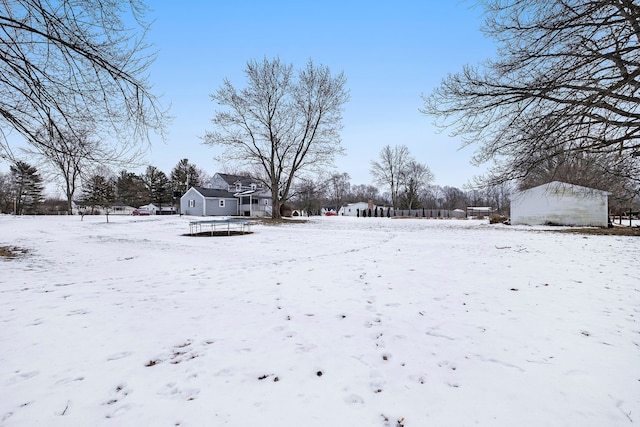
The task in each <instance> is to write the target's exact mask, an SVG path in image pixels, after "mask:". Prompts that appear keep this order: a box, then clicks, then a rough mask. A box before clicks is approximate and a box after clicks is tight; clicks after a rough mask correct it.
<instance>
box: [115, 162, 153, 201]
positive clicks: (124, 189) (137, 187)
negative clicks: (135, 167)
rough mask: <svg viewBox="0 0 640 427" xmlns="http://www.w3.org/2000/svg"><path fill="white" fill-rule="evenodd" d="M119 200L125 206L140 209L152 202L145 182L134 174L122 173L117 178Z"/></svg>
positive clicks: (123, 171) (124, 171)
mask: <svg viewBox="0 0 640 427" xmlns="http://www.w3.org/2000/svg"><path fill="white" fill-rule="evenodd" d="M116 193H117V195H118V200H119V201H120V202H122V203H123V204H125V205H129V206H134V207H140V206H142V205H146V204H147V203H149V202H151V197H150V195H149V192H148V191H147V187H146V185H145V182H144V180H143V179H142V178H141V177H140V176H139V175H136V174H135V173H133V172H128V171H126V170H122V171H120V174H119V175H118V177H117V178H116Z"/></svg>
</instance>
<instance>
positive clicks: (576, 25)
mask: <svg viewBox="0 0 640 427" xmlns="http://www.w3.org/2000/svg"><path fill="white" fill-rule="evenodd" d="M479 3H480V4H481V5H483V6H484V8H485V9H486V24H485V27H484V29H483V30H484V32H485V33H486V34H487V35H488V36H489V37H491V38H493V39H494V40H495V41H496V42H497V44H498V54H499V58H498V59H496V60H488V61H486V62H484V63H482V64H481V65H480V66H476V67H472V66H467V67H465V68H464V69H463V71H462V72H460V73H457V74H452V75H449V76H448V77H447V78H446V79H445V80H444V81H443V82H442V84H441V85H440V87H438V88H437V89H435V90H434V91H433V92H432V93H431V94H430V96H429V97H426V98H425V107H424V109H423V112H424V113H426V114H429V115H433V116H435V117H437V118H438V119H439V121H438V124H439V125H440V126H443V127H448V128H450V129H451V130H452V131H453V134H455V135H461V136H463V138H464V139H463V141H464V142H463V143H464V144H472V143H475V142H480V143H481V147H480V149H479V150H478V152H477V153H476V156H475V157H474V161H475V162H476V163H482V162H486V161H488V160H496V161H497V167H496V168H494V170H493V171H492V176H490V179H491V180H493V181H494V182H498V181H500V180H508V179H522V178H525V177H527V175H528V173H530V172H531V171H533V170H535V169H537V168H538V166H539V165H541V164H544V163H545V162H546V161H547V160H548V159H549V158H553V157H556V156H562V155H564V154H566V153H574V152H578V153H590V154H591V153H599V154H604V155H606V156H609V155H611V154H616V155H617V156H618V157H617V158H615V159H617V160H619V161H621V162H625V161H627V160H628V159H631V161H632V162H634V163H636V164H637V161H638V159H639V157H638V156H639V155H640V5H639V4H638V3H637V2H636V1H632V0H594V1H582V0H534V1H530V0H514V1H509V2H505V1H501V0H480V1H479ZM615 159H612V160H615ZM636 179H637V176H636Z"/></svg>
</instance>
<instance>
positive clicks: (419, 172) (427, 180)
mask: <svg viewBox="0 0 640 427" xmlns="http://www.w3.org/2000/svg"><path fill="white" fill-rule="evenodd" d="M434 178H435V176H434V175H433V172H431V169H429V167H428V166H427V165H425V164H422V163H418V162H416V161H415V160H411V161H409V163H408V164H407V166H406V168H405V171H404V188H403V190H402V193H401V195H400V201H401V203H400V205H401V206H400V207H401V208H402V209H409V210H411V209H417V208H420V207H422V206H420V195H421V194H422V193H423V191H424V189H425V188H427V187H428V186H429V184H431V182H432V181H433V180H434Z"/></svg>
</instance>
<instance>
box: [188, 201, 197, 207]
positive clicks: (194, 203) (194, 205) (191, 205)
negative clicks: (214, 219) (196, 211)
mask: <svg viewBox="0 0 640 427" xmlns="http://www.w3.org/2000/svg"><path fill="white" fill-rule="evenodd" d="M189 207H190V208H195V207H196V201H195V200H189Z"/></svg>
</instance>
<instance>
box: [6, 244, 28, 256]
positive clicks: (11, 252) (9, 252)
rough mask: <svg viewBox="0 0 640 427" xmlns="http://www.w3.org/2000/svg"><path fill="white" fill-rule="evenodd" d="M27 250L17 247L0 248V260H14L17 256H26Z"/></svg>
mask: <svg viewBox="0 0 640 427" xmlns="http://www.w3.org/2000/svg"><path fill="white" fill-rule="evenodd" d="M26 253H27V250H26V249H23V248H19V247H17V246H0V257H1V258H15V257H17V256H18V255H21V254H26Z"/></svg>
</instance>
